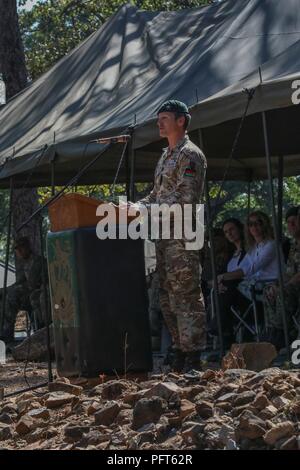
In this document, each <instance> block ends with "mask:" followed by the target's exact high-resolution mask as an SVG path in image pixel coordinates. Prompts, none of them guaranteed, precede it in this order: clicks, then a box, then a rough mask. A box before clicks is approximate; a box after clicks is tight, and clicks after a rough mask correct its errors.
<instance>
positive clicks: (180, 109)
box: [157, 100, 190, 115]
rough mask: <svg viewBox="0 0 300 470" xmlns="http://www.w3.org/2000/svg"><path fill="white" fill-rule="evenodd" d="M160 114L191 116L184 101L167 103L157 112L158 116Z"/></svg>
mask: <svg viewBox="0 0 300 470" xmlns="http://www.w3.org/2000/svg"><path fill="white" fill-rule="evenodd" d="M159 113H180V114H188V115H189V114H190V113H189V109H188V107H187V105H186V104H185V103H183V102H182V101H177V100H169V101H165V102H164V103H163V104H162V105H161V107H160V108H159V110H158V111H157V114H159Z"/></svg>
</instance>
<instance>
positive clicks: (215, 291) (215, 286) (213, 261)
mask: <svg viewBox="0 0 300 470" xmlns="http://www.w3.org/2000/svg"><path fill="white" fill-rule="evenodd" d="M198 138H199V144H200V147H201V149H202V150H203V151H204V141H203V135H202V130H201V129H199V131H198ZM204 190H205V200H206V214H207V225H208V236H209V243H210V253H211V268H212V275H213V295H214V303H215V306H216V316H217V325H218V334H219V343H220V360H221V359H222V357H223V356H224V341H223V332H222V324H221V315H220V303H219V296H218V278H217V270H216V252H215V245H214V237H213V227H212V218H211V205H210V196H209V185H208V180H207V178H205V181H204Z"/></svg>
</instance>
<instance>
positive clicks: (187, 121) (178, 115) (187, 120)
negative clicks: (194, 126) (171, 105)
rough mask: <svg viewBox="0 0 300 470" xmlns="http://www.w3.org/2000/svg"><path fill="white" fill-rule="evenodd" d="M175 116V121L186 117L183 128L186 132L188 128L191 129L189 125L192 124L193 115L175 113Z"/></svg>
mask: <svg viewBox="0 0 300 470" xmlns="http://www.w3.org/2000/svg"><path fill="white" fill-rule="evenodd" d="M174 114H175V119H179V118H181V117H184V125H183V128H184V130H187V128H188V127H189V124H190V122H191V115H190V114H185V113H184V114H183V113H178V112H176V113H174Z"/></svg>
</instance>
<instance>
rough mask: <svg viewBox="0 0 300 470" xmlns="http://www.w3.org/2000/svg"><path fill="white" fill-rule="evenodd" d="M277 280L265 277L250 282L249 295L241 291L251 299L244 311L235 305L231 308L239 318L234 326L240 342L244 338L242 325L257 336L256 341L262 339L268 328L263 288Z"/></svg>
mask: <svg viewBox="0 0 300 470" xmlns="http://www.w3.org/2000/svg"><path fill="white" fill-rule="evenodd" d="M276 280H277V279H264V280H261V281H252V282H249V284H248V286H249V297H248V296H246V295H245V294H244V293H243V292H242V291H240V292H241V293H242V294H243V295H245V297H246V298H248V299H249V300H250V304H249V305H248V307H247V308H246V310H245V311H244V312H240V311H239V310H238V309H236V308H235V307H234V306H231V308H230V310H231V312H232V313H233V315H234V316H235V318H236V319H237V320H238V323H237V325H236V326H235V327H234V334H235V335H236V337H237V338H238V342H242V340H243V331H242V327H244V328H245V329H246V330H247V331H248V332H249V333H250V334H252V336H253V337H255V340H256V342H259V341H260V337H261V335H262V333H263V332H264V331H265V330H266V329H267V328H268V325H267V318H266V315H265V311H264V308H263V289H264V287H265V286H266V285H268V284H273V283H274V282H276ZM261 312H262V314H261Z"/></svg>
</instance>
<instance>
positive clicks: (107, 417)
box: [94, 401, 121, 426]
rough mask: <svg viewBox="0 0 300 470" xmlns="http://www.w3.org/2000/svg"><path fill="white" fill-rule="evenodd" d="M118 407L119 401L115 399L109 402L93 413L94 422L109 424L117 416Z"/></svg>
mask: <svg viewBox="0 0 300 470" xmlns="http://www.w3.org/2000/svg"><path fill="white" fill-rule="evenodd" d="M120 409H121V407H120V405H119V403H117V402H115V401H112V402H110V403H109V404H107V405H105V406H104V407H103V408H102V409H101V410H100V411H97V412H96V413H95V414H94V417H95V424H102V425H104V426H110V425H111V424H112V423H113V422H114V420H115V419H116V417H117V416H118V414H119V412H120Z"/></svg>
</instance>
